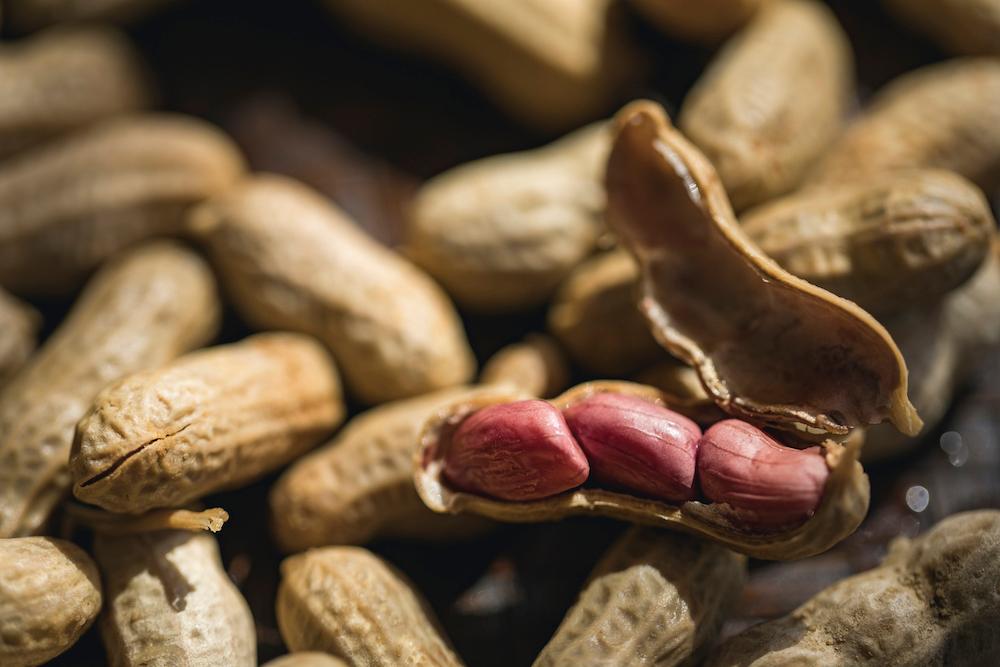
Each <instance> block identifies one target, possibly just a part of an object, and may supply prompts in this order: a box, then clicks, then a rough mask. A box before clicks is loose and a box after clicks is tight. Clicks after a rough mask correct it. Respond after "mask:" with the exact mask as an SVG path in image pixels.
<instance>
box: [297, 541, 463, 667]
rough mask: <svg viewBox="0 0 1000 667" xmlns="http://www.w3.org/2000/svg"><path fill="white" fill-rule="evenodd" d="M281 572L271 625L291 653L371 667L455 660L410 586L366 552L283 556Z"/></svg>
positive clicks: (450, 663)
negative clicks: (275, 622)
mask: <svg viewBox="0 0 1000 667" xmlns="http://www.w3.org/2000/svg"><path fill="white" fill-rule="evenodd" d="M281 577H282V580H281V586H280V588H279V589H278V602H277V613H278V628H279V629H280V630H281V637H282V639H284V640H285V644H287V645H288V647H289V648H290V649H291V650H293V651H316V650H319V651H325V652H327V653H330V654H332V655H335V656H339V657H342V658H344V660H346V661H347V662H349V663H350V664H352V665H369V666H370V667H381V666H384V667H396V666H397V665H426V666H427V667H432V666H440V667H444V666H457V665H461V664H462V663H461V661H460V660H459V659H458V657H457V656H456V655H455V654H454V652H453V651H452V650H451V648H450V646H449V645H448V642H447V640H445V639H444V637H443V636H442V635H441V634H440V632H439V631H438V629H437V622H436V620H435V619H434V616H433V613H432V612H431V611H430V608H429V607H428V606H427V603H426V602H425V601H424V600H423V598H422V597H421V596H420V594H419V593H418V592H417V591H416V590H415V589H414V588H413V586H412V584H410V582H409V581H408V580H407V579H406V578H405V577H404V576H403V575H402V574H401V573H399V572H398V571H397V570H396V569H395V568H393V567H392V566H390V565H388V564H387V563H385V562H384V561H382V560H381V559H379V558H378V557H377V556H375V555H373V554H372V553H371V552H369V551H367V550H365V549H361V548H359V547H327V548H325V549H313V550H310V551H307V552H306V553H304V554H299V555H297V556H292V557H290V558H287V559H285V561H284V562H282V564H281Z"/></svg>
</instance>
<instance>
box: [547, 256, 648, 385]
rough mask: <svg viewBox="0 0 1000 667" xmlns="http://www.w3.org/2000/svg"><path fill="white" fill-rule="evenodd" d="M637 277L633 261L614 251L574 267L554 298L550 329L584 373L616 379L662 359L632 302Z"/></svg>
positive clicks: (635, 291) (637, 273)
mask: <svg viewBox="0 0 1000 667" xmlns="http://www.w3.org/2000/svg"><path fill="white" fill-rule="evenodd" d="M638 279H639V267H638V266H636V263H635V260H634V259H632V256H631V255H629V254H628V253H627V252H626V251H624V250H622V249H616V250H612V251H611V252H607V253H604V254H601V255H598V256H596V257H594V258H592V259H589V260H587V261H586V262H584V263H583V264H581V265H580V266H579V267H577V268H576V269H575V270H574V271H573V273H572V274H570V276H569V278H568V279H567V280H566V281H565V282H564V283H563V285H562V287H560V288H559V292H558V293H557V294H556V296H555V298H554V299H553V301H552V305H551V306H550V307H549V313H548V328H549V331H550V332H551V333H552V335H553V336H555V337H556V339H558V340H559V342H560V343H562V345H563V347H564V348H566V351H567V352H568V353H569V355H570V356H571V357H572V358H573V361H575V362H576V363H578V364H579V365H580V366H582V367H583V368H585V369H587V370H588V371H590V372H592V373H595V374H598V375H604V376H610V377H615V376H619V377H620V376H625V375H629V374H630V373H633V372H635V371H637V370H639V369H640V368H644V367H646V366H648V365H649V364H651V363H653V362H655V361H656V360H657V359H661V358H663V356H664V352H663V348H661V347H660V346H659V344H658V343H657V342H656V339H655V338H653V335H652V334H651V333H650V331H649V325H647V324H646V320H645V319H644V318H643V316H642V314H641V313H640V312H639V309H638V308H636V305H635V300H636V294H637V293H638V287H637V285H636V283H637V282H638ZM609 323H614V326H609Z"/></svg>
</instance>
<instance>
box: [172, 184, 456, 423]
mask: <svg viewBox="0 0 1000 667" xmlns="http://www.w3.org/2000/svg"><path fill="white" fill-rule="evenodd" d="M190 223H191V227H192V229H193V231H194V232H195V233H196V234H197V235H198V236H199V237H200V238H201V240H202V241H203V242H204V243H205V245H206V246H207V247H208V250H209V253H210V255H211V256H212V259H213V260H214V264H215V268H216V269H217V271H218V272H219V274H220V275H221V277H222V281H223V284H224V286H225V287H227V288H228V292H229V295H230V297H231V298H232V299H233V302H234V304H235V305H236V306H237V307H238V308H239V310H240V312H241V314H242V315H243V316H245V317H246V318H247V319H248V320H249V321H250V322H251V323H252V324H255V325H256V326H259V327H263V328H277V329H288V330H291V331H301V332H303V333H308V334H312V335H314V336H316V337H317V338H319V339H320V340H321V341H323V342H324V343H325V344H326V345H327V346H328V347H329V348H330V349H331V350H332V351H333V354H334V357H336V359H337V364H338V366H339V367H340V368H341V370H342V372H343V374H344V381H345V383H346V384H347V387H348V388H349V389H350V390H352V391H353V392H354V393H355V394H356V395H357V396H358V397H359V398H361V399H362V400H364V401H365V402H367V403H380V402H383V401H388V400H393V399H397V398H405V397H408V396H414V395H418V394H423V393H426V392H428V391H432V390H434V389H440V388H443V387H448V386H452V385H456V384H461V383H462V382H465V381H467V380H469V379H470V377H471V375H472V373H473V370H474V367H475V360H474V359H473V356H472V351H471V350H470V349H469V344H468V342H467V341H466V338H465V332H464V330H463V329H462V323H461V321H460V320H459V318H458V315H457V314H456V313H455V310H454V308H453V306H452V304H451V302H450V301H449V300H448V298H447V297H446V296H445V295H444V293H443V292H442V291H441V289H440V288H439V287H438V286H437V285H436V284H435V283H434V281H432V280H431V279H430V278H429V277H428V276H427V275H426V274H424V273H423V271H421V270H420V269H418V268H417V267H415V266H413V265H412V264H410V263H409V262H407V261H406V260H405V259H403V258H402V257H400V256H398V255H396V254H395V253H394V252H392V251H391V250H389V249H388V248H385V247H383V246H381V245H379V244H378V243H377V242H376V241H374V240H373V239H371V238H370V237H369V236H367V235H366V234H365V233H364V232H363V231H361V230H360V229H359V228H358V227H357V226H356V225H355V224H354V223H353V222H352V221H351V220H350V219H349V218H347V216H346V215H345V214H344V213H342V212H341V211H340V209H338V208H337V207H336V206H334V205H333V204H332V203H330V202H329V201H327V200H326V199H324V198H323V197H322V196H320V195H319V194H318V193H316V192H313V191H312V190H310V189H309V188H307V187H306V186H304V185H301V184H299V183H297V182H295V181H293V180H291V179H287V178H283V177H279V176H256V177H253V178H251V179H248V180H247V181H245V182H244V183H243V184H242V185H240V186H238V187H236V188H235V189H234V190H232V191H231V192H229V193H227V194H225V195H222V196H220V197H218V198H216V199H213V200H210V201H209V202H206V203H205V204H204V205H202V206H200V207H199V208H198V209H197V210H196V211H194V213H193V214H192V216H191V219H190Z"/></svg>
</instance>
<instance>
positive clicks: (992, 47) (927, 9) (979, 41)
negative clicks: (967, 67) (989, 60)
mask: <svg viewBox="0 0 1000 667" xmlns="http://www.w3.org/2000/svg"><path fill="white" fill-rule="evenodd" d="M882 4H883V5H884V6H885V8H886V9H887V10H889V12H890V13H891V14H892V15H893V16H895V17H896V18H897V19H899V20H900V21H901V22H902V23H905V24H906V25H908V26H910V27H911V28H913V29H914V30H916V31H917V32H919V33H923V34H924V35H926V36H927V37H929V38H930V39H931V40H932V41H933V42H934V43H935V44H937V45H938V46H940V47H941V48H943V49H944V50H946V51H950V52H952V53H957V54H965V55H992V56H1000V2H998V1H997V0H882Z"/></svg>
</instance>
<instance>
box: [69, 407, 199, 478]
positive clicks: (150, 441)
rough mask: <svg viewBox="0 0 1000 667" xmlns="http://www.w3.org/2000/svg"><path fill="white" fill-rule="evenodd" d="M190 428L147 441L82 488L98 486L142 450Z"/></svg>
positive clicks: (186, 425)
mask: <svg viewBox="0 0 1000 667" xmlns="http://www.w3.org/2000/svg"><path fill="white" fill-rule="evenodd" d="M189 426H191V424H190V423H187V424H185V425H184V426H182V427H180V428H179V429H177V430H176V431H172V432H171V433H166V434H164V435H161V436H159V437H156V438H153V439H152V440H147V441H146V442H144V443H142V444H141V445H139V446H138V447H136V448H135V449H133V450H131V451H129V452H128V453H127V454H125V456H122V457H121V458H119V459H118V460H117V461H115V462H114V463H113V464H111V465H110V466H109V467H108V468H105V469H104V470H102V471H101V472H99V473H97V474H96V475H94V476H93V477H90V478H88V479H87V480H86V481H85V482H83V483H82V484H80V488H83V487H87V486H90V485H92V484H96V483H98V482H100V481H101V480H102V479H105V478H106V477H110V476H111V475H113V474H114V472H115V471H116V470H118V469H119V468H120V467H122V466H123V465H125V462H126V461H128V460H129V459H130V458H132V457H133V456H135V455H136V454H138V453H140V452H141V451H142V450H144V449H146V448H147V447H149V446H151V445H155V444H156V443H158V442H160V441H161V440H166V439H167V438H172V437H173V436H175V435H177V434H178V433H180V432H182V431H184V430H185V429H187V428H188V427H189Z"/></svg>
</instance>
